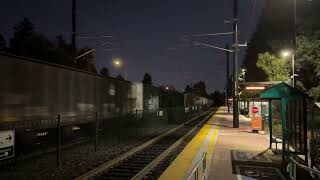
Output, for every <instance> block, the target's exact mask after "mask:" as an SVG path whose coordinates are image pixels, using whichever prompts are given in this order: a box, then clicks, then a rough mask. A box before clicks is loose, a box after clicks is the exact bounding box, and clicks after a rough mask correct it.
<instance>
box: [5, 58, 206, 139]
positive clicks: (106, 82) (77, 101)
mask: <svg viewBox="0 0 320 180" xmlns="http://www.w3.org/2000/svg"><path fill="white" fill-rule="evenodd" d="M0 81H1V86H0V131H1V130H7V129H15V130H16V132H17V135H18V136H20V137H21V138H20V141H21V142H22V144H30V143H31V142H33V141H34V140H35V139H38V140H39V139H40V140H41V139H45V138H49V136H50V129H52V128H55V127H56V123H57V122H56V120H57V116H58V115H59V116H60V117H62V118H63V119H62V120H63V124H62V125H63V126H64V127H63V128H62V131H63V132H64V133H65V136H64V137H72V136H78V135H79V134H75V133H74V132H76V131H73V130H74V129H77V128H79V129H82V130H83V131H81V133H86V131H89V130H86V129H88V128H90V127H91V126H92V123H91V124H90V122H92V119H93V118H94V117H93V116H94V113H95V112H96V113H97V115H98V116H99V117H103V118H104V119H112V118H113V117H115V116H118V115H119V114H126V113H130V112H133V113H134V112H143V113H145V112H153V113H156V114H158V115H159V111H160V110H161V109H170V108H172V111H168V113H167V115H168V119H177V118H179V117H181V115H182V114H184V113H186V112H188V111H191V110H197V109H199V108H201V107H205V106H210V102H211V101H210V100H208V99H207V98H203V97H198V96H195V95H192V94H184V93H180V92H176V91H166V90H163V89H160V88H158V87H154V86H148V85H144V84H142V83H139V82H130V81H125V80H120V79H116V78H112V77H104V76H101V75H98V74H94V73H90V72H85V71H81V70H78V69H75V68H70V67H66V66H62V65H57V64H51V63H46V62H42V61H39V60H35V59H28V58H22V57H17V56H13V55H7V54H0ZM177 114H178V115H177ZM75 117H76V118H75ZM123 121H127V119H124V120H123ZM73 123H74V124H77V126H72V124H73ZM112 123H113V121H111V120H110V121H108V125H109V126H110V124H112ZM114 123H119V122H114ZM48 129H49V130H48ZM78 132H80V131H78ZM51 134H52V133H51Z"/></svg>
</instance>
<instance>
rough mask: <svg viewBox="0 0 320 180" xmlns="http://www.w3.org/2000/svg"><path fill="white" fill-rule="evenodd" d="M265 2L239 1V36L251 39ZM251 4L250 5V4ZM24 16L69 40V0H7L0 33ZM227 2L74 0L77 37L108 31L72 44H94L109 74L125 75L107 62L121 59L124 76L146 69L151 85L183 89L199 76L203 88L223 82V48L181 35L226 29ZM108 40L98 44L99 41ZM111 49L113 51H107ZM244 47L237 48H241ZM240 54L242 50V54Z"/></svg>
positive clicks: (215, 41) (216, 40)
mask: <svg viewBox="0 0 320 180" xmlns="http://www.w3.org/2000/svg"><path fill="white" fill-rule="evenodd" d="M263 5H264V0H239V18H240V39H241V41H243V42H244V41H246V40H249V39H250V34H251V33H252V31H254V28H255V22H256V19H257V17H258V16H259V14H260V12H261V9H262V8H263ZM253 7H255V8H253ZM23 17H28V18H29V19H30V20H31V21H32V22H33V23H34V24H35V27H36V30H37V31H39V32H41V33H43V34H45V35H46V36H48V37H49V38H54V37H55V36H56V35H58V34H63V35H64V36H65V38H66V39H68V40H69V39H70V31H71V0H45V1H44V0H28V1H26V0H10V1H5V2H2V4H1V7H0V23H1V26H0V33H2V34H3V35H4V36H5V37H6V38H7V39H8V38H9V37H10V36H12V27H13V26H14V25H15V24H17V22H19V21H21V20H22V19H23ZM231 17H232V0H201V1H199V0H198V1H196V0H92V1H85V0H78V1H77V33H78V35H79V36H92V35H112V36H113V38H109V39H77V46H78V47H83V46H89V47H92V48H96V49H97V52H96V62H97V64H96V66H97V68H98V69H100V68H101V67H103V66H106V67H108V68H109V70H110V71H111V74H112V75H116V74H118V73H124V72H123V71H121V70H119V69H118V70H116V69H114V68H113V67H112V66H111V65H110V64H111V63H110V62H111V60H112V58H115V57H121V58H122V59H123V60H124V62H125V63H127V66H128V79H129V80H131V81H141V79H142V76H143V74H144V73H145V72H149V73H150V74H151V75H152V78H153V81H154V83H155V85H161V84H172V85H174V86H175V87H176V88H177V89H179V90H182V89H183V88H184V87H185V85H186V84H188V83H195V82H197V81H199V80H202V81H204V82H205V83H206V84H207V89H208V91H209V92H210V91H213V90H222V89H223V88H224V84H225V52H223V51H219V50H215V49H211V48H205V47H199V46H196V47H194V46H193V47H192V46H191V47H184V46H180V45H181V44H184V45H185V43H181V42H180V41H178V39H179V35H181V34H199V33H214V32H228V31H231V30H232V25H231V24H224V23H223V21H224V20H225V19H230V18H231ZM227 37H228V36H223V37H201V38H200V37H198V38H196V39H194V40H198V41H201V42H206V43H210V44H212V45H217V46H221V47H224V46H225V44H226V43H228V42H229V43H230V42H232V41H231V38H227ZM107 41H108V42H111V43H113V44H112V45H111V46H110V45H106V46H102V45H101V44H102V43H103V42H107ZM110 47H113V48H116V49H115V50H113V51H106V50H104V49H108V48H110ZM244 51H245V49H243V50H242V52H244ZM242 54H243V53H242Z"/></svg>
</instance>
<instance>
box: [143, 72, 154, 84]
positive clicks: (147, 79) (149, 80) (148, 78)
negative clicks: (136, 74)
mask: <svg viewBox="0 0 320 180" xmlns="http://www.w3.org/2000/svg"><path fill="white" fill-rule="evenodd" d="M142 83H143V84H145V85H152V77H151V75H150V74H149V73H145V74H144V75H143V79H142Z"/></svg>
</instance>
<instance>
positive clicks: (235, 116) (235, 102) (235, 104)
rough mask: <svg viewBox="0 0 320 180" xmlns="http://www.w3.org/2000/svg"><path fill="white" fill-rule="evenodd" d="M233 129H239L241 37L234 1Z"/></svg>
mask: <svg viewBox="0 0 320 180" xmlns="http://www.w3.org/2000/svg"><path fill="white" fill-rule="evenodd" d="M233 30H234V34H233V41H234V44H233V49H234V53H233V66H234V68H233V71H234V72H233V81H234V87H233V88H234V90H233V128H239V110H238V98H239V96H238V66H239V65H238V63H239V62H238V58H239V37H238V0H233Z"/></svg>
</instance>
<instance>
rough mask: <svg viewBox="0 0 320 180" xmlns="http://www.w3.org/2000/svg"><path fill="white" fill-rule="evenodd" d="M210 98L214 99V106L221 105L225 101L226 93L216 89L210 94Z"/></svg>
mask: <svg viewBox="0 0 320 180" xmlns="http://www.w3.org/2000/svg"><path fill="white" fill-rule="evenodd" d="M209 98H210V99H212V100H213V104H214V106H221V105H223V104H224V103H225V95H224V93H223V92H220V91H214V92H213V93H211V94H210V95H209Z"/></svg>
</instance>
